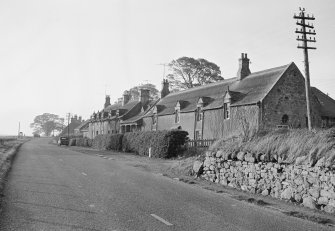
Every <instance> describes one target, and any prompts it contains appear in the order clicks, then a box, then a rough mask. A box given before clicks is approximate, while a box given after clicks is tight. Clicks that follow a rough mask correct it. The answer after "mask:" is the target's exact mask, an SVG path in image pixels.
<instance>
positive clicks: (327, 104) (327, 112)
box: [311, 87, 335, 117]
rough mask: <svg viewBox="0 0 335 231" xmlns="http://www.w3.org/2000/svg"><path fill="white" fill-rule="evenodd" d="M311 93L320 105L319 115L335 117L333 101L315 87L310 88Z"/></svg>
mask: <svg viewBox="0 0 335 231" xmlns="http://www.w3.org/2000/svg"><path fill="white" fill-rule="evenodd" d="M311 92H312V95H313V96H315V97H316V99H317V101H318V103H319V104H320V111H321V115H322V116H328V117H335V100H334V99H332V98H330V97H329V96H328V95H326V94H325V93H323V92H322V91H320V90H319V89H317V88H316V87H311Z"/></svg>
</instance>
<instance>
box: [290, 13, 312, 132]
mask: <svg viewBox="0 0 335 231" xmlns="http://www.w3.org/2000/svg"><path fill="white" fill-rule="evenodd" d="M299 10H300V13H299V15H296V14H294V17H293V18H294V19H296V20H297V23H296V24H297V25H298V26H300V28H299V29H298V28H297V29H296V31H295V33H297V34H301V37H300V35H298V37H297V41H301V42H302V45H298V48H299V49H303V50H304V62H305V77H306V80H305V88H306V104H307V121H308V129H309V130H311V129H312V120H311V104H310V88H311V84H310V78H309V61H308V50H309V49H316V47H309V46H308V42H314V43H315V42H316V40H315V37H313V39H312V37H309V38H308V37H307V35H310V36H314V35H316V33H315V30H314V26H313V24H309V22H308V21H309V20H315V18H314V16H313V15H312V16H309V15H308V14H307V15H306V14H305V8H299ZM306 21H307V22H306ZM307 28H308V31H307ZM312 29H313V31H312Z"/></svg>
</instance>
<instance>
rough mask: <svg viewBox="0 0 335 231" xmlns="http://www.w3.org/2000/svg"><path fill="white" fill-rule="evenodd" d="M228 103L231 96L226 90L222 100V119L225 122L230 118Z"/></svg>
mask: <svg viewBox="0 0 335 231" xmlns="http://www.w3.org/2000/svg"><path fill="white" fill-rule="evenodd" d="M230 103H231V95H230V93H229V89H228V90H227V91H226V94H225V96H224V99H223V119H225V120H227V119H229V118H230Z"/></svg>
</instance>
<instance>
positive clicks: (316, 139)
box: [210, 129, 335, 165]
mask: <svg viewBox="0 0 335 231" xmlns="http://www.w3.org/2000/svg"><path fill="white" fill-rule="evenodd" d="M210 148H211V149H212V150H218V149H221V150H224V151H226V152H230V153H236V152H239V151H244V152H250V153H253V154H255V155H256V156H260V155H264V154H265V156H266V157H267V159H268V160H269V161H282V162H286V163H297V164H300V163H310V164H312V165H313V164H315V163H316V162H317V161H318V160H320V159H321V158H323V159H324V160H325V161H326V162H327V163H328V165H334V164H335V129H329V130H317V131H308V130H305V129H298V130H275V131H268V132H259V133H258V134H256V135H254V136H253V137H250V138H235V139H230V140H219V141H217V142H215V143H214V144H213V145H212V146H211V147H210ZM298 162H299V163H298Z"/></svg>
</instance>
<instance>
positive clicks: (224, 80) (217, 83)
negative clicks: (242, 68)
mask: <svg viewBox="0 0 335 231" xmlns="http://www.w3.org/2000/svg"><path fill="white" fill-rule="evenodd" d="M292 63H294V62H291V63H289V64H286V65H282V66H278V67H273V68H268V69H265V70H261V71H256V72H252V73H251V74H250V75H248V76H247V77H246V78H248V77H249V76H253V75H258V74H262V73H266V72H270V71H274V70H277V69H281V68H284V67H287V66H290V65H291V64H292ZM236 78H237V77H232V78H228V79H223V80H221V81H217V82H213V83H208V84H205V85H201V86H196V87H192V88H189V89H185V90H182V91H177V92H173V93H170V94H169V95H167V97H168V96H173V95H178V94H182V93H186V92H192V91H196V90H198V89H202V88H207V87H211V86H215V85H219V84H223V83H227V82H230V81H233V80H236Z"/></svg>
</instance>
